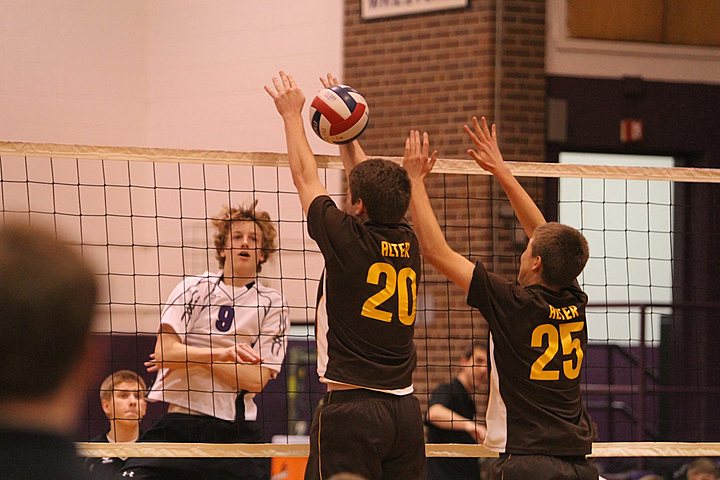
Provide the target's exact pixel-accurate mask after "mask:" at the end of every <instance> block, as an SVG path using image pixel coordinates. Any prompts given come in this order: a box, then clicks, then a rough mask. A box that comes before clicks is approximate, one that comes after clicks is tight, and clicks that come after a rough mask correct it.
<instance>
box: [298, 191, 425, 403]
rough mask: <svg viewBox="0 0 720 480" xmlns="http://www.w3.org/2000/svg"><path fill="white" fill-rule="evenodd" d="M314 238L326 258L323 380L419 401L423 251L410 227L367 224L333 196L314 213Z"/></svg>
mask: <svg viewBox="0 0 720 480" xmlns="http://www.w3.org/2000/svg"><path fill="white" fill-rule="evenodd" d="M308 231H309V233H310V237H312V238H313V239H314V240H315V241H316V242H317V244H318V246H319V247H320V251H321V252H322V254H323V257H324V258H325V273H324V275H323V281H322V282H321V284H320V287H319V288H320V289H321V291H320V292H319V294H318V308H317V319H316V337H317V343H318V374H319V375H320V378H321V379H322V380H323V381H325V382H339V383H346V384H351V385H356V386H360V387H365V388H370V389H377V390H383V391H387V392H389V393H395V394H398V395H404V394H408V393H412V372H413V370H414V369H415V363H416V353H415V344H414V343H413V331H414V324H415V314H416V300H417V285H418V284H419V282H420V248H419V246H418V242H417V238H416V237H415V234H414V233H413V231H412V229H411V228H410V226H409V225H407V224H406V223H398V224H391V225H385V224H378V223H373V222H365V223H362V222H360V221H359V220H358V219H356V218H355V217H353V216H351V215H348V214H346V213H344V212H342V211H340V210H339V209H338V208H337V206H336V205H335V203H334V202H333V201H332V199H331V198H330V197H328V196H319V197H317V198H315V199H314V200H313V202H312V203H311V205H310V208H309V209H308Z"/></svg>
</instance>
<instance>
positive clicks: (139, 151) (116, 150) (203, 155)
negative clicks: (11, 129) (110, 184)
mask: <svg viewBox="0 0 720 480" xmlns="http://www.w3.org/2000/svg"><path fill="white" fill-rule="evenodd" d="M0 153H5V154H9V155H19V156H27V157H33V156H38V157H64V158H76V159H82V158H88V159H103V160H126V161H150V162H174V163H206V164H223V165H225V164H233V165H248V166H250V165H253V166H280V167H287V166H288V161H287V154H284V153H271V152H231V151H223V150H182V149H169V148H141V147H102V146H92V145H65V144H55V143H29V142H7V141H0ZM315 158H316V161H317V164H318V167H320V168H331V169H339V168H342V167H343V164H342V161H341V160H340V157H338V156H333V155H315ZM373 158H384V159H387V160H392V161H395V162H400V161H401V159H400V158H399V157H382V156H381V157H378V156H373ZM506 163H507V164H508V166H509V167H510V170H511V171H512V173H513V174H514V175H515V176H518V177H549V178H559V177H573V178H605V179H626V180H672V181H676V182H703V183H720V170H718V169H712V168H685V167H672V168H664V167H624V166H609V165H574V164H557V163H539V162H506ZM433 173H462V174H466V175H490V173H489V172H487V171H485V170H483V169H482V168H480V167H479V166H477V165H476V164H475V162H473V161H471V160H464V159H442V158H440V159H438V161H437V162H436V164H435V168H433Z"/></svg>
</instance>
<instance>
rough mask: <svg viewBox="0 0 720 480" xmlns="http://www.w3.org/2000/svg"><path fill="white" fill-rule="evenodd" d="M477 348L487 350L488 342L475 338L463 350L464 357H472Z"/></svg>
mask: <svg viewBox="0 0 720 480" xmlns="http://www.w3.org/2000/svg"><path fill="white" fill-rule="evenodd" d="M475 350H483V351H485V352H487V343H486V342H484V341H480V340H473V341H472V342H471V343H470V344H469V345H468V346H467V348H465V351H464V352H463V358H464V359H465V360H467V359H468V358H472V356H473V355H474V354H475Z"/></svg>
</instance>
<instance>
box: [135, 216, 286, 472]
mask: <svg viewBox="0 0 720 480" xmlns="http://www.w3.org/2000/svg"><path fill="white" fill-rule="evenodd" d="M256 205H257V202H256V203H255V204H254V205H252V206H251V207H247V208H246V207H239V208H229V207H228V208H225V209H223V211H222V212H221V213H220V215H219V217H218V218H216V219H214V220H213V225H214V227H215V235H214V243H215V249H216V258H217V260H218V264H219V266H220V268H221V270H220V271H219V272H205V273H203V274H202V275H200V276H197V277H188V278H186V279H185V280H183V281H182V282H180V284H178V285H177V287H175V289H174V290H173V292H172V293H171V294H170V298H169V299H168V302H167V305H166V306H165V309H164V311H163V314H162V318H161V320H160V333H159V335H158V340H157V344H156V346H155V352H154V353H153V354H152V355H151V360H150V361H149V362H148V363H147V364H146V365H147V366H148V370H149V371H156V370H158V368H160V372H159V375H158V378H157V380H156V381H155V383H154V384H153V386H152V388H151V390H150V394H149V395H148V399H149V400H150V401H155V402H157V401H162V402H166V403H168V410H167V415H165V416H164V417H163V418H161V419H160V420H159V421H158V422H157V423H156V424H155V425H153V427H152V428H151V429H150V430H149V431H147V432H145V434H143V436H142V438H141V440H142V441H143V442H185V443H194V442H197V443H259V442H261V441H262V432H261V429H260V426H259V425H257V423H256V422H255V420H256V417H257V406H256V405H255V403H254V401H253V397H254V396H255V394H256V393H259V392H261V391H262V389H263V388H264V387H265V385H266V384H267V382H268V381H269V380H270V379H272V378H275V376H276V375H277V374H278V372H279V371H280V367H281V364H282V362H283V359H284V356H285V351H286V347H287V339H286V337H285V334H286V330H287V328H288V308H287V305H286V304H285V301H284V300H283V297H282V296H281V294H280V293H279V292H278V291H276V290H274V289H272V288H269V287H266V286H265V285H263V284H262V283H260V281H259V280H258V278H257V274H258V272H260V270H261V268H262V265H263V264H264V263H265V262H266V261H267V260H268V258H269V257H270V255H271V254H272V252H273V251H274V250H275V248H276V247H275V237H276V232H275V227H274V226H273V225H272V223H271V220H270V215H269V214H268V213H267V212H264V211H261V210H257V209H256ZM123 474H126V475H127V476H130V474H132V476H133V478H135V479H138V478H141V479H145V478H173V479H185V478H187V479H191V478H192V479H202V478H213V479H215V478H228V479H233V478H235V479H253V480H254V479H261V478H268V477H269V474H270V472H269V464H268V462H267V460H266V459H253V458H246V459H243V458H241V459H236V458H216V459H203V458H195V459H174V458H169V459H166V458H157V459H152V458H147V459H131V460H129V461H128V463H127V464H126V466H125V468H124V469H123Z"/></svg>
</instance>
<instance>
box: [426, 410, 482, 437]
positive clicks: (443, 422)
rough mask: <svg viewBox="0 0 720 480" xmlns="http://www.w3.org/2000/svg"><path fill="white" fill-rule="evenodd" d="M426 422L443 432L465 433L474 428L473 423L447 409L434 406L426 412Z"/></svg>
mask: <svg viewBox="0 0 720 480" xmlns="http://www.w3.org/2000/svg"><path fill="white" fill-rule="evenodd" d="M428 421H429V422H430V423H432V424H433V425H435V426H436V427H438V428H442V429H443V430H457V431H463V432H467V431H468V430H469V429H472V428H475V421H473V420H470V419H469V418H465V417H463V416H462V415H460V414H458V413H456V412H454V411H452V410H450V409H449V408H447V407H445V406H443V405H440V404H435V405H432V406H431V407H430V409H429V410H428Z"/></svg>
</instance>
